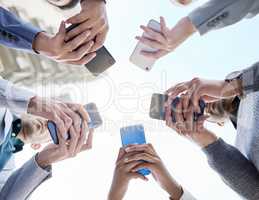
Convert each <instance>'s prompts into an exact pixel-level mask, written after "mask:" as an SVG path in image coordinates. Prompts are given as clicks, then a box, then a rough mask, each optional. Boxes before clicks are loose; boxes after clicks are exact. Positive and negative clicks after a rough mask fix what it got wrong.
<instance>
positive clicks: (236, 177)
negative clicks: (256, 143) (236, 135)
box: [203, 139, 259, 200]
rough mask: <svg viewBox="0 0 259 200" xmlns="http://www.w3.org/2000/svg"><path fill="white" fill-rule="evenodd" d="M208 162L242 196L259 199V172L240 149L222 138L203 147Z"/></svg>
mask: <svg viewBox="0 0 259 200" xmlns="http://www.w3.org/2000/svg"><path fill="white" fill-rule="evenodd" d="M203 151H204V153H205V154H206V156H207V158H208V163H209V165H210V166H211V168H213V169H214V170H215V171H216V172H217V173H218V174H219V175H220V176H221V178H222V179H223V181H224V182H225V183H226V184H227V185H228V186H229V187H230V188H232V189H233V190H234V191H235V192H237V193H238V194H239V195H240V196H241V197H242V198H244V199H249V200H258V199H259V173H258V171H257V169H256V167H255V166H254V165H253V163H252V162H250V161H249V160H248V159H247V158H246V157H245V156H244V155H243V154H242V153H241V152H240V151H239V150H238V149H236V148H235V147H233V146H231V145H229V144H227V143H225V142H224V141H223V140H222V139H219V140H217V141H216V142H214V143H212V144H210V145H209V146H207V147H206V148H204V149H203Z"/></svg>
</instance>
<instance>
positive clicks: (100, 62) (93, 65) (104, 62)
mask: <svg viewBox="0 0 259 200" xmlns="http://www.w3.org/2000/svg"><path fill="white" fill-rule="evenodd" d="M77 26H78V24H73V25H71V26H69V27H68V28H67V29H66V31H67V32H69V31H71V30H72V29H73V28H75V27H77ZM79 48H80V47H79ZM115 63H116V61H115V59H114V58H113V57H112V55H111V54H110V52H109V51H108V50H107V49H106V48H105V46H103V47H101V48H100V49H98V50H97V51H96V57H95V58H94V59H93V60H91V61H90V62H89V63H87V64H85V67H86V68H87V69H88V70H89V71H90V72H91V73H92V74H93V75H94V76H98V75H100V74H101V73H103V72H104V71H106V70H107V69H108V68H110V67H111V66H113V65H114V64H115Z"/></svg>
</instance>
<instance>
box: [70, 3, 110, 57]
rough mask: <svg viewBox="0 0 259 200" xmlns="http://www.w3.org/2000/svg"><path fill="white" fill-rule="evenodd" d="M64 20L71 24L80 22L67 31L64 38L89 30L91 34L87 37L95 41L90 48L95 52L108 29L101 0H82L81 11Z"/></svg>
mask: <svg viewBox="0 0 259 200" xmlns="http://www.w3.org/2000/svg"><path fill="white" fill-rule="evenodd" d="M66 22H67V23H71V24H80V25H79V26H77V27H76V28H74V29H73V30H71V31H69V32H68V34H67V36H66V40H69V39H71V38H73V37H75V36H77V35H79V34H80V33H82V32H85V31H88V30H90V31H91V34H90V36H89V38H88V39H89V40H94V41H95V43H94V45H93V46H92V48H91V52H95V51H97V50H98V49H99V48H101V47H102V46H103V43H104V41H105V38H106V35H107V33H108V30H109V25H108V17H107V14H106V6H105V3H104V1H103V0H84V1H82V2H81V12H80V13H79V14H77V15H75V16H73V17H71V18H69V19H68V20H67V21H66Z"/></svg>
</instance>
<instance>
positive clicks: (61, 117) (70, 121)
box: [27, 96, 90, 148]
mask: <svg viewBox="0 0 259 200" xmlns="http://www.w3.org/2000/svg"><path fill="white" fill-rule="evenodd" d="M27 111H28V113H29V114H32V115H36V116H40V117H43V118H45V119H48V120H50V121H53V122H54V123H55V124H56V126H57V130H58V132H59V134H60V135H62V136H63V137H64V138H66V134H67V132H68V131H69V132H70V131H71V134H72V137H73V141H76V142H74V143H77V141H78V140H79V137H80V136H83V137H85V136H84V134H86V133H82V131H81V123H82V120H83V121H87V122H89V121H90V118H89V115H88V113H87V112H86V110H85V109H84V107H83V106H82V105H80V104H71V103H62V102H57V101H52V100H47V99H42V98H41V97H37V96H36V97H33V98H32V99H31V100H30V102H29V105H28V110H27ZM74 143H72V145H71V146H72V148H74V146H75V144H74Z"/></svg>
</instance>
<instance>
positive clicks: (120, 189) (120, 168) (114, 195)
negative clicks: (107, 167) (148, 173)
mask: <svg viewBox="0 0 259 200" xmlns="http://www.w3.org/2000/svg"><path fill="white" fill-rule="evenodd" d="M131 154H132V153H130V154H128V155H131ZM126 156H127V153H126V151H125V149H124V148H121V149H120V151H119V155H118V158H117V161H116V167H115V170H114V175H113V181H112V186H111V188H110V192H109V195H108V200H122V199H123V197H124V196H125V194H126V192H127V189H128V185H129V182H130V180H131V179H136V178H140V179H142V180H145V181H146V180H147V179H146V178H145V176H143V175H141V174H139V173H137V172H132V170H133V168H134V167H136V166H137V165H138V164H140V163H142V162H143V161H133V162H130V163H125V162H124V160H125V158H126Z"/></svg>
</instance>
